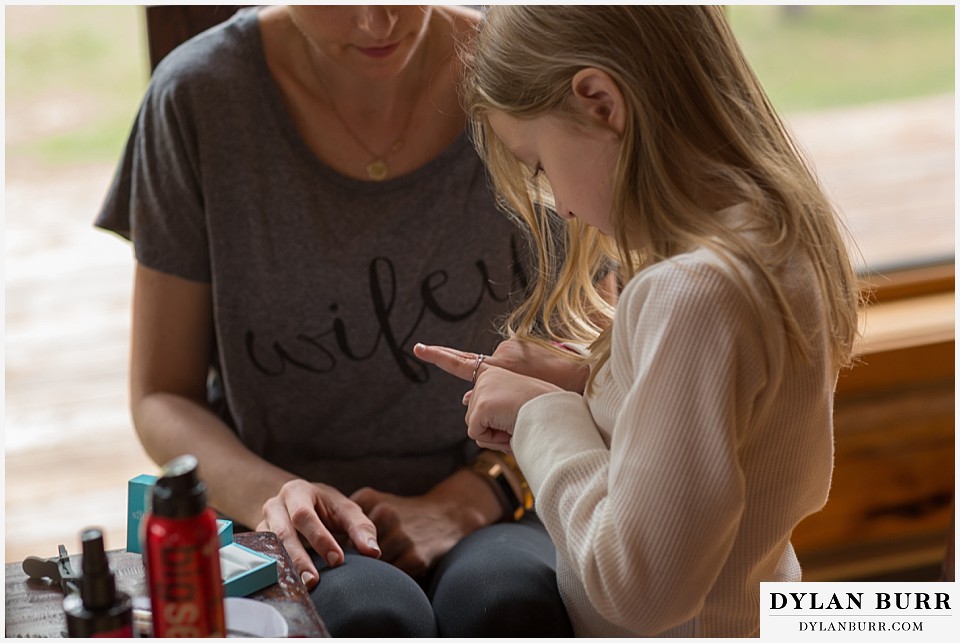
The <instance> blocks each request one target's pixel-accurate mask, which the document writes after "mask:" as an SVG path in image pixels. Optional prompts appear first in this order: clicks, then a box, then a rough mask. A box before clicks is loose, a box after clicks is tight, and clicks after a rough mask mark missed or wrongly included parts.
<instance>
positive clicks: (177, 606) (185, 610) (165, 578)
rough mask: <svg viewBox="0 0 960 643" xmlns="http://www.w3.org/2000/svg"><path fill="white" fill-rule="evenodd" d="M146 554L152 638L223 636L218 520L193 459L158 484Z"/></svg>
mask: <svg viewBox="0 0 960 643" xmlns="http://www.w3.org/2000/svg"><path fill="white" fill-rule="evenodd" d="M144 552H145V556H146V560H145V562H146V567H147V583H148V586H149V590H150V604H151V609H152V612H153V635H154V637H157V638H167V637H201V636H224V635H225V625H224V616H223V584H222V583H223V581H222V580H221V578H220V542H219V539H218V537H217V520H216V517H215V516H214V514H213V511H211V510H210V509H209V508H208V507H207V494H206V485H204V484H203V482H202V481H201V480H200V478H199V476H198V475H197V459H196V458H195V457H193V456H192V455H183V456H180V457H178V458H174V459H173V460H171V461H170V462H168V463H167V464H166V465H165V466H164V467H163V474H162V475H161V476H160V478H159V479H158V480H157V482H156V483H155V484H154V487H153V494H152V495H151V505H150V510H149V512H148V513H147V518H146V528H145V546H144Z"/></svg>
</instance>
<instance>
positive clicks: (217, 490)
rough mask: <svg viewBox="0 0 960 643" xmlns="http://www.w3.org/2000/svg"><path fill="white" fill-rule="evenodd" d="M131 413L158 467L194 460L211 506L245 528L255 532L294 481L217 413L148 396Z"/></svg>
mask: <svg viewBox="0 0 960 643" xmlns="http://www.w3.org/2000/svg"><path fill="white" fill-rule="evenodd" d="M132 413H133V420H134V425H135V426H136V430H137V434H138V435H139V437H140V441H141V443H142V444H143V447H144V449H145V450H146V452H147V454H148V455H149V456H150V457H151V458H152V459H153V460H154V461H155V462H157V463H158V464H160V465H162V464H163V463H165V462H168V461H169V460H171V459H172V458H174V457H176V456H178V455H181V454H184V453H190V454H193V455H194V456H196V458H197V459H198V461H199V463H200V468H199V472H200V477H201V478H202V479H203V481H204V482H205V483H206V485H207V499H208V502H209V503H210V505H211V506H212V507H214V508H215V509H217V510H218V511H220V512H222V513H223V514H225V515H227V516H230V517H231V518H232V519H233V520H236V521H238V522H240V523H242V524H244V525H246V526H247V527H250V528H255V527H256V526H257V523H258V522H259V521H260V510H261V507H262V506H263V503H264V502H265V501H266V500H267V499H268V498H270V497H272V496H275V495H276V494H277V492H278V491H279V489H280V487H281V486H282V485H283V484H284V483H285V482H287V481H288V480H292V479H294V478H295V477H296V476H294V475H293V474H291V473H288V472H287V471H284V470H283V469H280V468H279V467H276V466H274V465H272V464H270V463H268V462H266V461H265V460H263V459H262V458H260V457H259V456H257V455H255V454H254V453H252V452H251V451H250V450H249V449H247V448H246V447H245V446H244V445H243V443H242V442H240V439H239V438H238V437H237V435H236V434H235V433H234V432H233V431H232V430H231V429H230V428H229V427H228V426H227V425H226V424H224V423H223V422H222V421H221V420H220V419H219V418H218V417H217V416H216V415H215V414H214V413H212V412H211V411H210V410H209V409H207V408H206V407H205V406H203V405H202V404H199V403H197V402H195V401H192V400H190V399H187V398H186V397H183V396H179V395H174V394H171V393H164V392H155V393H150V394H147V395H144V396H143V397H142V398H140V399H139V400H138V401H137V402H136V403H135V404H134V405H133V406H132Z"/></svg>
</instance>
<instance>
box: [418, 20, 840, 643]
mask: <svg viewBox="0 0 960 643" xmlns="http://www.w3.org/2000/svg"><path fill="white" fill-rule="evenodd" d="M469 65H470V68H471V76H470V78H469V81H468V84H467V88H466V98H467V101H468V109H469V112H470V114H471V116H472V117H473V119H474V121H475V139H476V140H475V142H476V144H477V147H478V149H479V150H480V152H481V154H482V156H483V157H484V159H485V161H486V163H487V164H488V166H489V169H490V172H491V174H492V176H493V179H494V183H495V186H496V188H497V190H498V192H499V193H500V195H501V196H502V198H503V201H504V203H505V204H506V205H508V206H509V209H510V211H511V213H512V214H513V215H514V216H515V218H516V219H517V221H518V222H519V223H520V225H521V226H522V227H523V228H524V229H525V230H526V231H527V232H528V233H529V236H530V238H531V239H532V241H533V242H534V244H535V246H536V247H537V249H538V255H539V261H540V268H541V271H542V275H543V278H542V279H541V280H540V281H539V282H538V283H536V284H534V285H533V286H532V287H531V289H530V292H529V297H528V298H527V299H526V301H525V302H524V303H523V304H522V305H521V306H520V308H519V309H517V310H516V311H515V312H514V313H513V314H512V316H511V317H510V318H509V319H508V322H507V324H506V329H505V333H506V334H507V335H508V336H509V337H511V339H510V340H508V341H507V342H505V343H504V344H503V345H501V348H499V349H498V350H497V352H495V353H494V354H493V356H491V357H489V358H485V357H484V356H482V355H477V354H475V353H466V352H461V351H457V350H454V349H451V348H444V347H439V346H423V345H420V346H418V347H417V349H416V353H417V355H418V356H419V357H420V358H421V359H424V360H425V361H428V362H431V363H433V364H436V365H438V366H440V367H441V368H443V369H444V370H446V371H448V372H450V373H453V374H454V375H458V376H460V377H462V378H464V379H467V380H474V382H475V386H474V388H473V390H472V391H471V392H469V393H468V394H467V396H466V397H465V398H464V402H465V403H466V404H467V405H468V409H467V414H466V421H467V425H468V434H469V435H470V437H472V438H474V439H475V440H476V441H477V443H478V444H480V445H481V446H485V447H488V448H499V449H502V450H504V451H508V452H509V451H512V453H513V454H514V456H515V457H516V460H517V461H518V463H519V464H520V467H521V469H522V470H523V472H524V474H525V475H526V478H527V481H528V483H529V484H530V486H531V489H532V490H533V492H534V494H535V496H536V499H537V511H538V513H539V515H540V517H541V518H542V519H543V521H544V523H545V524H546V525H547V529H548V531H549V532H550V535H551V537H552V538H553V540H554V541H555V543H556V545H557V549H558V551H559V553H560V555H559V561H558V564H559V582H560V589H561V593H562V595H563V597H564V600H565V602H566V604H567V608H568V610H569V612H570V615H571V618H572V620H573V623H574V628H575V630H576V633H577V634H578V635H582V636H596V637H600V636H616V635H626V636H653V635H659V636H681V637H692V636H727V637H739V636H755V635H757V634H758V632H759V607H760V605H759V597H760V582H761V581H797V580H799V579H800V567H799V565H798V562H797V557H796V555H795V554H794V551H793V548H792V547H791V544H790V535H791V532H792V530H793V528H794V527H795V526H796V525H797V523H799V522H800V521H801V520H802V519H803V518H804V517H805V516H807V515H809V514H810V513H813V512H815V511H817V510H818V509H820V508H821V507H822V506H823V504H824V503H825V501H826V499H827V492H828V490H829V487H830V475H831V466H832V455H833V452H832V398H833V391H834V385H835V382H836V377H837V374H838V371H839V369H840V368H842V367H843V366H845V365H846V364H847V363H848V362H849V361H850V359H851V348H852V344H853V341H854V338H855V336H856V333H857V328H856V324H857V316H856V313H857V305H858V300H859V294H858V291H857V287H856V283H855V279H854V275H853V273H852V269H851V265H850V261H849V258H848V254H847V250H846V249H845V247H844V242H843V238H842V237H841V232H840V226H839V224H838V221H837V217H836V215H835V213H834V211H833V209H832V208H831V206H830V204H829V203H828V200H827V198H826V197H825V196H824V194H823V193H822V191H821V189H820V187H819V186H818V184H817V181H816V179H815V178H814V177H813V176H812V175H811V172H810V171H809V170H808V169H807V168H806V167H805V166H804V163H803V162H802V160H801V158H800V156H799V155H798V153H797V150H796V149H795V147H794V146H793V144H792V143H791V141H790V138H789V136H788V135H787V133H786V131H785V129H784V127H783V125H782V124H781V122H780V120H779V119H778V117H777V115H776V113H775V112H774V109H773V108H772V106H771V105H770V103H769V101H768V100H767V98H766V97H765V95H764V93H763V90H762V89H761V86H760V83H759V82H758V81H757V79H756V78H755V77H754V75H753V74H752V72H751V71H750V68H749V66H748V64H747V62H746V61H745V59H744V57H743V54H742V53H741V51H740V49H739V47H738V45H737V43H736V40H735V38H734V36H733V35H732V33H731V32H730V29H729V27H728V25H727V24H726V22H725V20H724V17H723V11H722V9H721V8H719V7H715V6H711V7H704V6H669V7H667V6H636V5H631V6H602V7H601V6H589V7H588V6H583V7H578V6H563V7H558V6H500V7H496V8H494V9H492V10H491V11H490V12H489V15H488V16H487V20H486V24H484V25H483V26H482V29H481V31H480V32H479V33H478V35H477V39H476V42H475V51H474V54H473V57H472V58H471V59H470V61H469ZM557 217H559V218H560V219H562V220H565V221H566V222H567V232H568V235H567V245H566V247H565V248H563V249H562V252H558V250H560V249H557V248H555V247H554V246H555V237H556V236H557V235H555V234H554V233H553V232H552V230H553V226H554V225H555V222H556V218H557ZM557 256H563V257H565V260H564V261H563V263H562V265H560V266H555V265H553V264H552V262H553V260H554V258H555V257H557ZM611 261H615V262H616V264H617V266H618V270H619V276H620V278H621V282H622V284H623V288H622V291H621V293H620V296H619V302H618V304H617V306H616V310H615V312H614V310H613V309H612V308H611V307H610V306H608V305H607V304H606V303H605V300H604V298H603V297H602V293H601V292H598V285H599V280H598V278H597V277H598V275H599V274H601V272H602V270H603V269H604V267H605V266H608V265H610V262H611ZM558 345H561V346H577V345H582V346H589V350H588V351H586V352H585V355H584V357H583V358H582V362H580V363H578V362H574V361H570V360H564V359H563V356H574V355H575V354H574V353H573V352H571V351H569V350H565V348H562V347H561V348H557V346H558ZM585 368H589V377H588V378H578V377H576V372H577V370H578V369H585ZM584 379H585V380H586V382H585V384H586V386H585V388H583V391H582V392H581V390H580V389H581V384H579V383H580V382H583V381H584ZM566 389H572V390H566Z"/></svg>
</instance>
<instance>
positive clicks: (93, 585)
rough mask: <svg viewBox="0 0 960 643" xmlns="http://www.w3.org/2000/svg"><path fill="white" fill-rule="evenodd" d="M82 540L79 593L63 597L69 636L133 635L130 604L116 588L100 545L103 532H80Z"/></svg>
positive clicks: (126, 597)
mask: <svg viewBox="0 0 960 643" xmlns="http://www.w3.org/2000/svg"><path fill="white" fill-rule="evenodd" d="M80 540H81V541H82V543H83V562H82V564H81V576H80V594H70V595H68V596H67V597H66V598H64V599H63V611H64V612H65V613H66V616H67V635H68V636H70V637H72V638H91V637H93V638H100V637H111V638H132V637H133V604H132V601H131V600H130V596H129V595H127V594H125V593H123V592H120V591H117V583H116V578H115V577H114V574H113V571H112V570H111V569H110V564H109V563H108V562H107V554H106V552H105V551H104V548H103V532H101V531H100V530H99V529H96V528H90V529H85V530H83V531H82V532H81V533H80Z"/></svg>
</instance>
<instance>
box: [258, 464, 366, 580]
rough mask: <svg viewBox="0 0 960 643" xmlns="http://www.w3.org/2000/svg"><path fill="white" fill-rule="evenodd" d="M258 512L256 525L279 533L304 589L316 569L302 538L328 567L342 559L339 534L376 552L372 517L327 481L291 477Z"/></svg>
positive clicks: (358, 546)
mask: <svg viewBox="0 0 960 643" xmlns="http://www.w3.org/2000/svg"><path fill="white" fill-rule="evenodd" d="M261 517H262V519H261V521H260V523H259V524H258V525H257V531H272V532H273V533H275V534H277V537H278V538H279V539H280V542H282V543H283V546H284V547H285V548H286V550H287V553H288V554H290V560H291V561H293V566H294V567H296V569H297V572H298V573H299V574H300V578H301V579H302V580H303V584H304V585H306V586H307V589H312V588H313V586H314V585H316V584H317V580H318V579H319V578H320V575H319V573H318V572H317V568H316V567H315V566H314V564H313V561H312V560H311V559H310V555H309V554H308V553H307V550H306V548H305V547H304V544H303V541H306V543H307V544H308V545H309V546H311V547H313V549H314V551H316V552H317V553H318V554H320V556H322V557H323V559H324V560H326V561H327V564H328V565H330V566H331V567H336V566H337V565H340V564H341V563H342V562H343V549H341V547H340V544H339V543H338V542H337V540H338V537H340V538H346V539H347V540H349V542H351V543H352V544H353V546H354V547H356V549H357V551H359V552H360V553H361V554H365V555H367V556H372V557H374V558H379V557H380V547H379V545H378V544H377V528H376V527H375V526H374V524H373V522H371V520H370V519H369V518H367V516H366V515H364V513H363V510H362V509H361V508H360V507H359V506H358V505H357V504H356V503H355V502H353V501H352V500H350V499H348V498H347V497H346V496H344V495H343V494H342V493H340V492H339V491H337V490H336V489H334V488H333V487H331V486H329V485H325V484H321V483H310V482H307V481H306V480H300V479H295V480H290V481H289V482H287V483H286V484H284V485H283V487H281V488H280V492H279V493H278V494H277V495H275V496H273V497H272V498H269V499H268V500H267V501H266V502H265V503H263V509H262V511H261ZM301 539H302V540H301Z"/></svg>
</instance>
